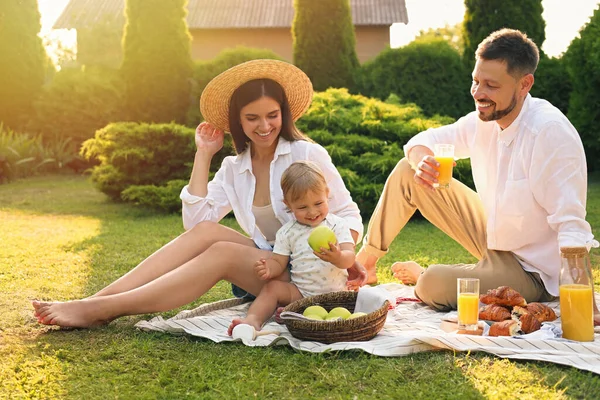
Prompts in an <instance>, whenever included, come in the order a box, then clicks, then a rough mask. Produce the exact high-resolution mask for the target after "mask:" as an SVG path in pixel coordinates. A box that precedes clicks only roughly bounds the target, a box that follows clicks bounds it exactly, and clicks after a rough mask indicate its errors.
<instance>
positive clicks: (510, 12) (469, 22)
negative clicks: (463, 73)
mask: <svg viewBox="0 0 600 400" xmlns="http://www.w3.org/2000/svg"><path fill="white" fill-rule="evenodd" d="M465 8H466V10H465V19H464V29H463V39H464V44H465V50H464V53H463V60H464V62H465V65H466V66H467V67H468V68H469V69H472V68H473V66H474V65H475V50H477V46H478V45H479V43H481V41H482V40H483V39H485V38H486V37H487V36H488V35H489V34H490V33H492V32H494V31H496V30H498V29H502V28H511V29H518V30H520V31H521V32H525V33H526V34H527V36H529V38H530V39H531V40H533V41H534V42H535V44H537V46H538V47H539V48H541V47H542V44H543V43H544V40H546V33H545V29H546V22H545V21H544V18H542V12H543V11H544V9H543V7H542V0H465Z"/></svg>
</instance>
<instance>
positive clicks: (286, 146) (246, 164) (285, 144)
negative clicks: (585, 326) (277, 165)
mask: <svg viewBox="0 0 600 400" xmlns="http://www.w3.org/2000/svg"><path fill="white" fill-rule="evenodd" d="M291 152H292V147H291V142H289V141H288V140H286V139H284V138H283V137H281V136H279V140H278V141H277V147H276V148H275V155H274V156H273V161H275V160H277V157H279V156H280V155H283V154H289V153H291ZM250 153H251V152H250V145H248V147H246V150H244V151H243V152H242V154H239V155H238V156H237V158H236V161H235V162H236V163H237V164H239V165H240V170H239V173H240V174H243V173H244V172H246V171H252V155H251V154H250Z"/></svg>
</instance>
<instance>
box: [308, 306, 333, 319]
mask: <svg viewBox="0 0 600 400" xmlns="http://www.w3.org/2000/svg"><path fill="white" fill-rule="evenodd" d="M302 315H304V316H305V317H308V318H310V316H316V317H319V318H312V319H325V317H326V316H327V310H326V309H324V308H323V307H321V306H310V307H306V309H305V310H304V312H302Z"/></svg>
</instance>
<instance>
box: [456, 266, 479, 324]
mask: <svg viewBox="0 0 600 400" xmlns="http://www.w3.org/2000/svg"><path fill="white" fill-rule="evenodd" d="M456 283H457V286H456V289H457V303H458V330H459V331H461V330H464V331H476V330H477V322H478V320H479V279H477V278H458V279H457V282H456Z"/></svg>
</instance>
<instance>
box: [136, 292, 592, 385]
mask: <svg viewBox="0 0 600 400" xmlns="http://www.w3.org/2000/svg"><path fill="white" fill-rule="evenodd" d="M380 287H382V288H385V289H386V290H388V291H389V292H390V295H391V296H393V297H396V298H401V297H406V298H410V297H414V292H413V287H411V286H404V285H400V284H393V283H392V284H384V285H380ZM596 299H597V301H600V295H599V294H596ZM547 304H548V305H549V306H550V307H552V308H553V309H554V310H555V311H556V313H557V315H559V304H558V302H553V303H547ZM248 306H249V303H242V301H240V300H239V299H230V300H222V301H218V302H215V303H210V304H205V305H202V306H200V307H198V308H196V309H194V310H191V311H183V312H181V313H179V314H178V315H176V316H175V317H173V318H170V319H167V320H165V319H163V318H162V317H155V318H153V319H152V320H150V321H140V322H138V323H137V324H136V327H137V328H140V329H142V330H146V331H161V332H169V333H176V334H189V335H193V336H198V337H202V338H206V339H210V340H212V341H214V342H216V343H220V342H230V341H234V339H233V338H231V337H230V336H228V335H227V327H228V326H229V324H230V323H231V320H232V319H233V318H237V317H243V316H245V315H246V311H247V310H248ZM444 315H445V313H440V312H436V311H434V310H432V309H431V308H429V307H427V306H425V305H423V304H421V303H413V302H403V303H400V304H398V305H397V306H396V308H395V309H393V310H390V311H389V312H388V316H387V320H386V323H385V326H384V327H383V329H382V330H381V332H379V334H378V335H377V336H375V337H374V338H373V339H371V340H369V341H367V342H338V343H333V344H322V343H318V342H309V341H303V340H300V339H296V338H295V337H293V336H292V335H290V333H289V331H288V330H287V328H286V327H285V325H280V324H278V323H276V322H274V321H268V322H267V324H265V326H264V328H263V330H277V331H279V332H281V333H280V335H279V336H277V335H274V334H270V335H264V336H259V337H257V338H256V340H245V339H244V340H242V341H243V343H244V344H245V345H246V346H274V345H289V346H292V347H293V348H295V349H298V350H303V351H309V352H313V353H320V352H324V351H335V350H352V349H359V350H362V351H366V352H367V353H370V354H374V355H377V356H385V357H397V356H405V355H407V354H411V353H416V352H419V351H429V350H436V349H451V350H458V351H485V352H487V353H491V354H495V355H497V356H499V357H506V358H514V359H524V360H536V361H549V362H553V363H556V364H562V365H569V366H572V367H575V368H579V369H582V370H585V371H591V372H594V373H596V374H600V330H599V329H598V327H596V330H595V340H594V342H587V343H583V342H574V341H570V340H565V339H560V338H558V339H540V338H537V337H536V336H535V335H534V334H531V335H523V336H520V337H497V338H496V337H488V336H474V335H461V334H457V333H453V332H450V333H448V332H444V331H443V330H442V329H441V328H440V324H441V321H442V318H443V317H444ZM555 324H558V325H560V320H557V321H556V322H555ZM236 340H238V341H239V340H240V339H236Z"/></svg>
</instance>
